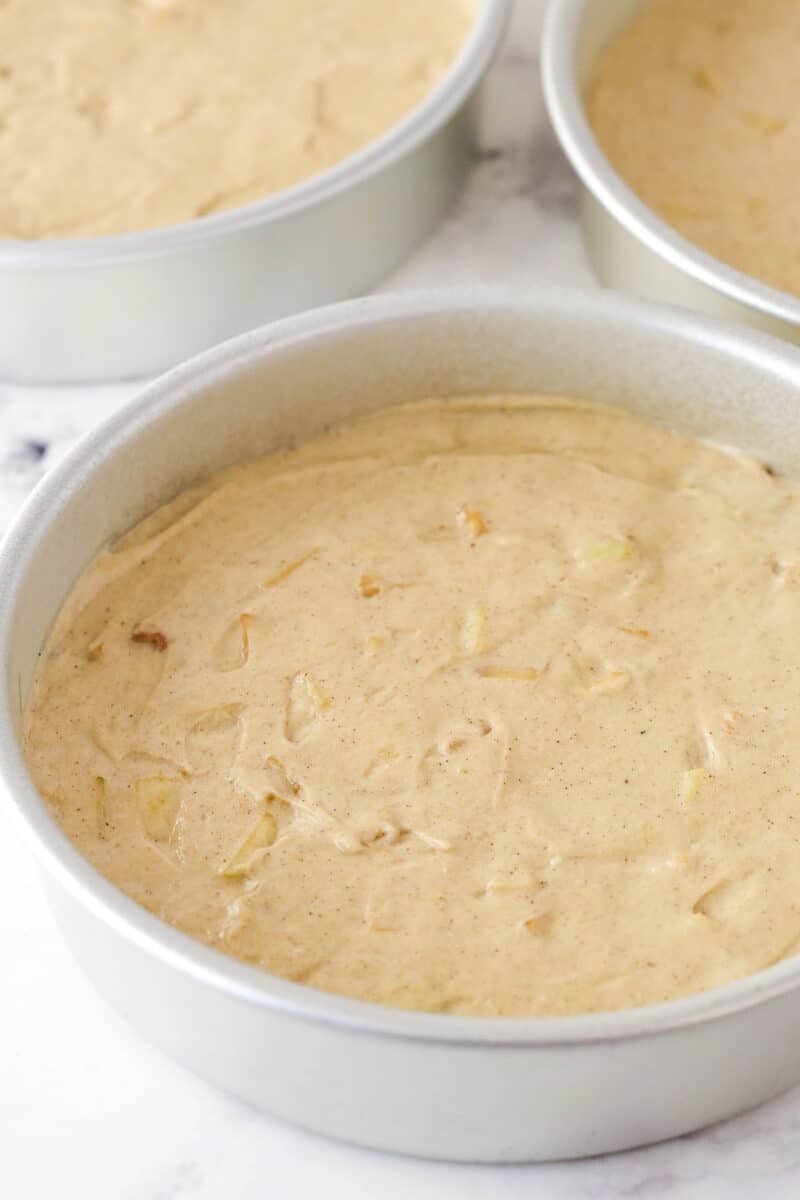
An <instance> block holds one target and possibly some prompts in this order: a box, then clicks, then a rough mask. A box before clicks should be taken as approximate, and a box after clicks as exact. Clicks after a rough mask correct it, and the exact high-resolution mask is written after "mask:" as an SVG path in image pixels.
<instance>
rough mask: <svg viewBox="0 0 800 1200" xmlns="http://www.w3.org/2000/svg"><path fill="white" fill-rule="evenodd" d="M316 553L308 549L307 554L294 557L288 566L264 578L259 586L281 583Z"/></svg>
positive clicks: (273, 585) (270, 586)
mask: <svg viewBox="0 0 800 1200" xmlns="http://www.w3.org/2000/svg"><path fill="white" fill-rule="evenodd" d="M316 553H317V552H316V550H309V552H308V554H303V555H302V556H301V557H300V558H296V559H295V560H294V562H290V563H289V565H288V566H286V567H284V568H283V570H281V571H278V573H277V574H276V575H273V576H271V578H269V579H267V580H265V582H264V583H262V585H261V586H262V587H263V588H274V587H277V586H278V584H279V583H283V581H284V579H288V578H289V576H290V575H294V573H295V571H299V570H300V568H301V567H302V566H303V565H304V564H305V563H307V562H308V560H309V559H310V558H313V557H314V555H315V554H316Z"/></svg>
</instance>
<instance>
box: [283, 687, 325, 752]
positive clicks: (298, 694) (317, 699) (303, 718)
mask: <svg viewBox="0 0 800 1200" xmlns="http://www.w3.org/2000/svg"><path fill="white" fill-rule="evenodd" d="M329 704H330V700H329V699H328V697H327V696H326V695H325V694H324V693H323V692H321V691H320V689H319V688H318V687H317V685H316V683H315V682H314V680H313V679H312V678H311V676H310V675H307V674H306V673H305V672H304V671H301V672H299V673H298V674H297V675H295V676H294V678H293V679H292V681H291V683H290V685H289V699H288V702H287V706H286V737H287V738H288V740H289V741H290V742H299V741H302V739H303V738H304V737H306V735H307V734H308V733H310V731H311V728H312V726H313V724H314V722H315V721H316V720H317V718H318V717H319V715H320V713H321V712H323V711H324V709H326V708H327V707H328V705H329Z"/></svg>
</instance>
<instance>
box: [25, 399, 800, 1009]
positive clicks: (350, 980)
mask: <svg viewBox="0 0 800 1200" xmlns="http://www.w3.org/2000/svg"><path fill="white" fill-rule="evenodd" d="M799 623H800V504H799V503H798V491H797V489H795V488H794V487H792V486H790V485H789V484H788V483H786V482H785V481H784V480H782V479H779V478H775V477H773V476H772V475H771V474H770V473H769V472H768V471H767V470H765V469H764V468H763V467H761V466H760V465H759V464H757V463H754V462H752V461H750V460H747V459H743V458H738V457H735V456H733V455H731V454H727V453H724V452H723V451H721V450H718V449H714V448H711V447H709V446H706V445H701V444H697V443H693V442H690V441H686V440H683V439H681V438H678V437H676V436H673V435H671V434H669V433H666V432H663V431H661V430H659V429H657V428H655V427H651V426H648V425H644V424H640V423H638V422H637V421H635V420H633V419H632V418H630V417H627V416H623V415H621V414H620V413H617V412H615V411H612V410H605V409H598V408H591V407H586V406H581V405H579V404H577V403H573V402H570V401H558V400H537V399H533V398H508V397H501V398H495V399H485V400H474V399H470V400H463V401H455V402H449V403H442V402H438V401H431V402H429V403H425V404H422V405H419V406H414V407H405V408H397V409H391V410H386V411H384V412H382V413H380V415H376V416H372V417H370V418H366V419H362V420H361V421H359V422H358V423H356V424H355V425H352V426H350V427H342V428H338V429H336V430H335V431H334V432H333V433H331V434H330V435H329V436H326V437H325V438H323V439H322V440H320V441H318V442H315V443H311V444H308V445H306V446H304V447H302V448H300V449H299V450H295V451H291V452H286V453H282V454H279V455H277V456H273V457H270V458H267V459H265V460H263V461H261V462H258V463H255V464H250V465H245V466H241V467H238V468H236V469H234V470H231V471H228V472H227V473H225V474H224V475H221V476H219V477H217V478H216V479H215V480H214V481H213V482H212V483H211V484H210V485H209V486H208V487H206V488H204V489H203V490H202V491H201V492H197V493H194V494H188V495H184V496H182V497H181V498H180V499H179V500H177V501H176V502H174V503H173V504H172V505H171V506H168V507H167V508H165V509H162V510H161V511H159V512H158V513H157V514H156V515H155V516H154V517H153V518H151V519H150V520H149V521H148V522H146V523H145V524H144V526H141V527H139V528H138V529H137V530H136V531H135V532H134V533H133V534H132V535H130V536H129V537H128V538H126V540H125V541H124V542H123V543H122V544H121V545H120V546H119V547H117V548H115V549H113V550H111V551H110V552H108V553H104V554H102V555H101V556H100V558H98V559H97V561H96V562H95V563H94V565H93V566H92V567H91V568H90V569H89V570H88V572H87V573H86V575H85V576H84V577H83V578H82V580H81V581H80V583H79V585H78V588H77V591H76V592H75V593H74V594H73V596H72V598H71V600H70V601H69V602H68V604H67V606H66V609H65V611H64V612H63V613H62V615H61V617H60V619H59V620H58V623H57V626H56V628H55V631H54V633H53V635H52V637H51V638H50V641H49V643H48V646H47V648H46V652H45V654H44V656H43V658H42V661H41V667H40V669H39V672H38V677H37V680H36V684H35V690H34V694H33V697H32V703H31V706H30V709H29V715H28V721H27V734H26V752H27V757H28V761H29V763H30V766H31V769H32V771H33V775H34V777H35V779H36V781H37V784H38V786H39V788H40V789H41V791H42V793H43V795H44V796H45V797H46V798H47V800H48V802H49V804H50V806H51V808H52V811H53V813H54V815H55V816H56V818H57V819H58V821H59V822H60V824H61V825H62V826H63V828H64V829H65V830H66V832H67V833H68V834H69V836H70V837H71V838H72V839H73V840H74V841H75V842H76V843H77V845H78V846H79V847H80V849H81V850H82V851H83V853H84V854H86V856H87V857H88V858H89V859H90V860H91V861H92V862H93V863H94V864H96V866H97V867H98V868H99V869H100V871H102V872H103V873H104V874H105V875H107V876H108V877H109V878H110V879H112V880H113V881H114V882H115V883H117V884H118V885H119V886H120V887H121V888H122V889H123V890H124V891H126V892H128V893H129V894H130V895H131V896H133V897H134V898H135V899H136V900H138V901H139V902H140V903H141V904H143V905H145V906H146V907H147V908H148V909H150V910H151V911H152V912H154V913H156V914H158V915H159V916H160V917H162V918H164V919H165V920H166V921H169V922H170V923H172V924H174V925H176V926H178V927H180V928H181V929H184V930H186V931H187V932H188V933H190V934H192V935H194V936H195V937H197V938H199V939H201V940H202V941H204V942H207V943H208V944H209V945H211V946H215V947H218V948H219V949H220V950H223V951H225V952H226V953H227V954H231V955H234V956H236V957H238V958H242V959H244V960H246V961H248V962H251V963H256V964H258V965H259V966H261V967H263V968H265V969H266V970H268V971H273V972H275V973H277V974H279V975H283V976H286V977H287V978H289V979H293V980H299V981H302V982H303V983H307V984H311V985H313V986H315V987H318V988H323V989H326V990H330V991H336V992H343V993H346V994H347V995H350V996H357V997H361V998H364V999H368V1000H374V1001H379V1002H382V1003H385V1004H393V1005H401V1006H404V1007H410V1008H417V1009H429V1010H432V1011H437V1012H455V1013H471V1014H485V1015H489V1014H496V1013H500V1014H509V1015H524V1014H557V1013H578V1012H590V1011H597V1010H602V1009H615V1008H621V1007H625V1006H631V1005H639V1004H648V1003H651V1002H654V1001H660V1000H667V999H670V998H672V997H676V996H683V995H685V994H687V993H689V992H696V991H698V990H700V989H703V988H708V987H711V986H713V985H715V984H720V983H723V982H725V981H727V980H731V979H736V978H738V977H739V976H743V975H747V974H748V973H750V972H753V971H757V970H759V969H760V968H762V967H766V966H769V965H770V964H772V963H775V962H777V961H778V960H780V959H782V958H784V957H785V956H787V955H790V954H793V953H795V952H796V951H797V950H798V948H799V947H800V895H799V894H798V890H797V886H796V884H797V879H798V877H799V876H800V775H799V774H798V749H797V748H798V746H800V704H798V700H797V697H798V676H799V674H800V672H799V671H798V667H799V665H800V649H798V641H797V630H798V625H799Z"/></svg>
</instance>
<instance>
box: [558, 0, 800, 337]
mask: <svg viewBox="0 0 800 1200" xmlns="http://www.w3.org/2000/svg"><path fill="white" fill-rule="evenodd" d="M646 3H647V0H550V5H549V8H548V10H547V17H546V21H545V26H544V32H543V37H542V80H543V84H544V92H545V99H546V102H547V108H548V111H549V113H550V119H551V121H552V123H553V126H554V128H555V131H556V135H557V137H558V139H559V141H560V143H561V146H562V148H563V150H564V152H565V154H566V155H567V158H568V159H569V160H570V162H571V164H572V167H573V169H574V171H575V173H576V175H577V176H578V181H579V207H580V218H581V225H582V229H583V236H584V243H585V246H586V251H587V254H588V256H589V261H590V263H591V266H592V268H593V270H594V272H595V274H596V275H597V277H598V279H599V280H600V282H601V283H604V284H606V285H607V286H608V287H615V288H620V289H622V290H625V291H630V292H633V293H634V294H635V295H638V296H643V297H645V298H648V299H653V300H666V301H668V302H669V303H674V304H683V305H686V306H687V307H689V308H694V309H697V310H699V311H700V312H707V313H711V314H713V315H715V316H720V317H729V318H733V319H734V320H738V321H744V322H746V323H747V324H749V325H752V326H753V327H754V328H756V329H761V330H764V331H766V332H767V333H772V334H775V335H776V336H778V337H782V338H785V339H787V340H788V341H791V342H798V343H800V297H797V296H792V295H790V294H789V293H787V292H781V291H778V290H777V289H776V288H772V287H769V286H768V285H767V284H766V283H761V282H760V281H759V280H757V279H754V278H752V277H751V276H749V275H745V274H744V273H743V272H741V271H737V270H736V269H735V268H734V267H730V266H728V265H727V264H726V263H723V262H721V261H720V260H719V259H716V258H714V257H712V255H710V254H707V253H706V252H705V251H704V250H701V249H700V248H699V247H698V246H695V245H693V243H692V242H690V241H688V240H687V239H686V238H684V237H683V236H682V235H681V234H679V233H678V232H677V230H675V229H673V228H672V227H671V226H670V225H668V224H667V223H666V222H665V221H663V220H662V219H661V218H660V217H659V216H657V215H656V213H655V212H653V210H652V209H651V208H648V207H647V205H645V204H644V203H643V202H642V201H641V200H640V199H639V198H638V197H637V196H636V195H635V193H634V192H633V191H632V190H631V189H630V188H629V187H628V185H627V184H626V183H625V181H624V180H623V179H622V178H621V177H620V176H619V175H618V174H617V172H616V171H615V169H614V167H613V166H612V165H611V163H610V162H609V160H608V158H607V157H606V155H605V153H604V152H603V150H602V149H601V147H600V145H599V143H598V142H597V139H596V138H595V136H594V132H593V131H592V128H591V126H590V125H589V121H588V119H587V116H586V111H585V109H584V104H583V93H584V90H585V88H586V87H587V86H588V84H589V82H590V81H591V79H592V77H593V75H594V70H595V65H596V63H597V61H598V56H599V55H600V53H601V51H602V50H603V48H604V47H605V46H606V45H607V43H608V42H609V40H610V39H611V38H613V37H614V35H615V34H616V33H618V32H619V31H620V30H621V29H622V28H624V26H625V25H626V24H627V23H628V22H629V21H630V20H631V18H632V17H633V16H634V14H635V13H636V12H637V10H638V9H640V8H642V7H643V4H646Z"/></svg>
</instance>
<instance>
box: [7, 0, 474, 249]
mask: <svg viewBox="0 0 800 1200" xmlns="http://www.w3.org/2000/svg"><path fill="white" fill-rule="evenodd" d="M474 12H475V3H474V0H402V2H401V3H400V2H398V3H395V2H392V3H378V2H377V0H324V2H321V0H0V180H1V181H2V186H1V187H0V238H4V237H5V238H52V237H84V236H94V235H98V234H112V233H124V232H128V231H130V230H136V229H150V228H153V227H155V226H161V225H171V224H174V223H176V222H179V221H187V220H191V219H192V218H194V217H203V216H207V215H209V214H211V213H218V212H222V211H224V210H225V209H229V208H233V207H236V206H238V205H241V204H247V203H249V202H250V201H252V200H259V199H261V198H262V197H264V196H266V195H268V194H269V193H271V192H275V191H278V190H279V189H281V188H285V187H287V186H289V185H290V184H294V183H298V182H299V181H300V180H303V179H307V178H308V177H309V176H311V175H315V174H317V173H318V172H320V171H322V170H324V169H325V168H326V167H330V166H332V165H333V164H334V163H337V162H339V161H340V160H341V159H343V158H345V157H347V155H350V154H352V153H353V152H354V151H356V150H360V149H361V148H362V147H364V146H366V145H367V143H368V142H371V141H372V140H374V139H375V138H376V137H378V136H379V135H380V134H382V133H384V132H385V131H386V130H387V129H388V128H389V127H390V126H391V125H394V124H395V122H397V121H398V120H399V119H400V118H401V117H403V116H405V115H406V114H407V113H408V112H409V111H410V110H411V109H412V108H414V106H415V105H417V104H418V103H419V102H420V101H421V100H422V99H423V98H424V97H425V95H426V94H427V93H428V92H429V91H430V90H431V88H432V87H433V86H434V85H435V84H436V83H437V82H438V81H439V79H440V78H441V77H442V75H443V74H444V72H445V71H446V70H447V68H448V67H449V66H450V64H451V63H452V61H453V60H454V58H455V57H456V55H457V53H458V51H459V50H460V48H461V46H462V44H463V42H464V40H465V38H466V35H467V32H468V30H469V27H470V25H471V23H472V19H473V16H474Z"/></svg>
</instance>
